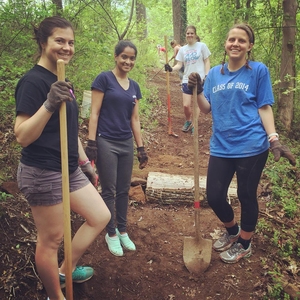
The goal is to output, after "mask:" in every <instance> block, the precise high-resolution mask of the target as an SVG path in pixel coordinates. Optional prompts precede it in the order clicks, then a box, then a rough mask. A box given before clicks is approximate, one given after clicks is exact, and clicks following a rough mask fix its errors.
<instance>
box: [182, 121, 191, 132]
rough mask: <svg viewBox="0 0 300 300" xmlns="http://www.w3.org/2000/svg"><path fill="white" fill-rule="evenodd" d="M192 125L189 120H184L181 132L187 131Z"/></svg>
mask: <svg viewBox="0 0 300 300" xmlns="http://www.w3.org/2000/svg"><path fill="white" fill-rule="evenodd" d="M192 127H193V124H192V122H191V121H185V123H184V125H183V127H182V129H181V130H182V131H183V132H188V131H189V130H190V129H191V128H192Z"/></svg>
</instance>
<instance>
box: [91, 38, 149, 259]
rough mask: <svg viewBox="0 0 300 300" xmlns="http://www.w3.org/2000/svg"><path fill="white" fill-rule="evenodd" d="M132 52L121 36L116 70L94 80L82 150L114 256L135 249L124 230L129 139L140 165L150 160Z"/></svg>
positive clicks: (129, 168) (130, 162)
mask: <svg viewBox="0 0 300 300" xmlns="http://www.w3.org/2000/svg"><path fill="white" fill-rule="evenodd" d="M136 57H137V49H136V47H135V45H134V44H133V43H132V42H130V41H128V40H122V41H120V42H119V43H118V44H117V45H116V47H115V54H114V58H115V67H114V69H113V70H112V71H107V72H102V73H100V74H99V75H98V76H97V77H96V79H95V80H94V82H93V83H92V105H91V115H90V120H89V140H88V144H87V147H86V153H87V155H88V157H89V159H90V160H94V161H95V163H96V166H97V170H98V173H99V179H100V185H101V189H102V192H101V195H102V197H103V199H104V201H105V203H106V205H107V207H108V208H109V210H110V212H111V216H112V217H111V219H110V221H109V223H108V225H107V227H106V229H107V234H106V236H105V241H106V243H107V245H108V249H109V251H110V252H111V253H112V254H113V255H116V256H122V255H123V254H124V253H123V248H124V249H126V250H130V251H135V250H136V246H135V244H134V243H133V242H132V241H131V239H130V238H129V235H128V233H127V210H128V193H129V188H130V184H131V175H132V168H133V157H134V147H133V145H134V143H133V138H134V140H135V143H136V146H137V157H138V160H139V162H140V164H139V167H140V169H142V168H144V167H145V166H146V165H147V162H148V156H147V153H146V151H145V147H144V144H143V140H142V134H141V124H140V118H139V101H140V99H141V98H142V95H141V91H140V87H139V85H138V84H137V83H136V82H135V81H134V80H132V79H130V78H128V73H129V72H130V71H131V70H132V68H133V67H134V65H135V61H136ZM115 212H116V214H115ZM115 217H116V225H115ZM122 247H123V248H122Z"/></svg>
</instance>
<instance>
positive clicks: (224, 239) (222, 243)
mask: <svg viewBox="0 0 300 300" xmlns="http://www.w3.org/2000/svg"><path fill="white" fill-rule="evenodd" d="M240 232H241V228H240V226H239V232H238V233H237V234H236V235H229V233H228V232H227V231H226V232H224V233H223V234H222V236H221V237H220V238H219V239H218V240H217V241H216V242H215V243H214V244H213V249H214V250H216V251H225V250H227V249H229V248H230V247H231V246H232V244H233V243H234V242H236V241H237V239H238V238H239V235H240Z"/></svg>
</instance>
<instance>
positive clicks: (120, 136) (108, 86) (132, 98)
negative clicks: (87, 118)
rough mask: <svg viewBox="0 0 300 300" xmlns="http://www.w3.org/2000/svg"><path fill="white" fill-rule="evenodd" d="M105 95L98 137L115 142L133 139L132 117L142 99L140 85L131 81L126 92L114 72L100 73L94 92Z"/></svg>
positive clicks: (93, 86)
mask: <svg viewBox="0 0 300 300" xmlns="http://www.w3.org/2000/svg"><path fill="white" fill-rule="evenodd" d="M93 89H95V90H99V91H101V92H103V93H104V97H103V102H102V106H101V109H100V115H99V118H98V127H97V135H101V136H103V137H104V138H108V139H113V140H127V139H129V138H131V137H132V130H131V116H132V112H133V109H134V107H135V104H136V101H138V100H140V99H141V98H142V94H141V90H140V87H139V85H138V84H137V83H136V82H135V81H134V80H132V79H129V88H128V89H127V90H124V89H123V87H122V86H121V85H120V84H119V83H118V81H117V79H116V77H115V75H114V74H113V72H112V71H108V72H102V73H100V74H99V75H98V76H97V77H96V79H95V80H94V82H93V83H92V90H93Z"/></svg>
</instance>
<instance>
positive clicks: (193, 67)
mask: <svg viewBox="0 0 300 300" xmlns="http://www.w3.org/2000/svg"><path fill="white" fill-rule="evenodd" d="M210 54H211V53H210V51H209V49H208V47H207V46H206V44H204V43H202V42H196V43H195V44H194V45H192V46H190V45H188V44H187V45H184V46H182V47H181V48H180V49H179V51H178V53H177V55H176V58H175V59H176V60H178V61H181V62H183V64H184V74H183V79H182V83H187V82H188V77H189V75H190V74H191V73H192V72H197V73H199V75H200V76H201V78H204V77H205V65H204V60H205V59H207V58H208V57H209V56H210Z"/></svg>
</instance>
